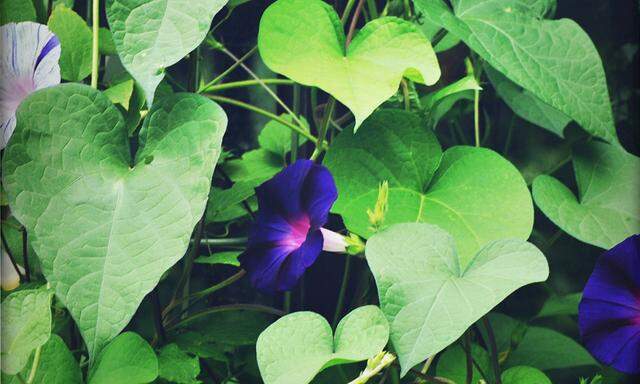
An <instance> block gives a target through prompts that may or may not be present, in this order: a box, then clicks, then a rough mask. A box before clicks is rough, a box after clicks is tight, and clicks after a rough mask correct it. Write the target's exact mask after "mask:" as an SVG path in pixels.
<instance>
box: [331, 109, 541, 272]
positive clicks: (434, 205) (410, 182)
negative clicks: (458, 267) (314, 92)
mask: <svg viewBox="0 0 640 384" xmlns="http://www.w3.org/2000/svg"><path fill="white" fill-rule="evenodd" d="M324 163H325V165H326V166H327V167H328V168H329V169H330V170H331V172H332V174H333V177H334V179H335V181H336V185H337V187H338V192H339V194H338V200H337V201H336V203H335V205H334V207H333V210H334V211H335V212H336V213H339V214H340V215H342V217H343V219H344V222H345V225H346V226H347V228H348V229H349V230H350V231H352V232H355V233H357V234H358V235H361V236H364V237H369V236H371V234H372V232H371V229H370V224H369V220H368V216H367V209H371V208H373V206H374V205H375V203H376V199H377V196H378V185H379V184H380V183H381V182H382V181H384V180H387V181H388V182H389V202H388V206H389V210H388V212H387V214H386V217H385V221H384V224H385V225H392V224H395V223H407V222H427V223H431V224H436V225H438V226H440V227H442V228H443V229H445V230H447V231H448V232H449V233H451V234H452V235H453V237H454V239H455V241H456V245H457V249H458V252H459V253H460V257H461V258H462V260H463V264H466V260H469V259H470V258H471V257H472V256H473V255H474V254H475V253H476V252H477V251H478V250H479V249H480V247H482V246H483V245H485V244H486V243H487V242H489V241H492V240H497V239H503V238H511V237H516V238H521V239H523V240H526V239H527V238H528V237H529V234H530V233H531V228H532V226H533V203H532V201H531V195H530V193H529V189H528V188H527V185H526V183H525V182H524V180H523V179H522V176H521V175H520V173H519V172H518V170H517V169H516V168H515V167H514V166H513V165H512V164H511V163H509V162H508V161H507V160H505V159H504V158H503V157H501V156H500V155H498V154H497V153H495V152H493V151H491V150H489V149H485V148H472V147H453V148H450V149H448V150H447V151H446V152H445V153H444V155H443V154H442V152H441V149H440V144H439V143H438V141H437V139H436V137H435V135H434V133H433V132H432V131H431V130H430V129H429V128H427V126H426V124H424V123H422V122H421V120H420V119H419V118H418V117H417V116H415V115H412V114H411V113H409V112H405V111H392V110H382V111H379V112H376V113H375V114H374V115H372V116H371V117H370V118H369V119H367V121H366V122H365V123H364V124H363V126H362V127H361V128H360V130H359V131H358V132H357V133H356V134H355V135H352V134H351V133H350V132H348V131H346V132H344V133H342V134H340V135H339V136H338V137H337V139H336V140H335V141H334V142H333V144H332V146H331V148H330V149H329V152H328V153H327V156H326V158H325V161H324Z"/></svg>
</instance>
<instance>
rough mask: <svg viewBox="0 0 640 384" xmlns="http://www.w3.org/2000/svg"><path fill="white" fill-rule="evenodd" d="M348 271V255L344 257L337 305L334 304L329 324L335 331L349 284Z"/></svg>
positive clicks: (349, 262) (349, 266)
mask: <svg viewBox="0 0 640 384" xmlns="http://www.w3.org/2000/svg"><path fill="white" fill-rule="evenodd" d="M350 271H351V257H350V256H349V255H345V260H344V273H343V274H342V283H341V284H340V291H339V293H338V303H337V304H336V311H335V313H334V315H333V322H332V323H331V325H332V327H333V329H336V326H337V325H338V320H340V315H341V314H342V310H343V307H344V295H345V293H346V292H347V285H348V283H349V273H350Z"/></svg>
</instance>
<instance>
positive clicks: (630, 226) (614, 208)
mask: <svg viewBox="0 0 640 384" xmlns="http://www.w3.org/2000/svg"><path fill="white" fill-rule="evenodd" d="M573 168H574V171H575V175H576V182H577V185H578V192H579V196H580V198H579V199H578V198H576V196H575V195H574V194H573V192H572V191H571V190H570V189H569V188H567V187H566V186H565V185H564V184H562V183H561V182H560V181H559V180H557V179H555V178H553V177H551V176H546V175H541V176H538V177H536V179H535V180H534V182H533V197H534V199H535V202H536V205H537V206H538V207H539V208H540V209H541V210H542V212H544V214H545V215H546V216H547V217H548V218H549V219H550V220H551V221H553V222H554V223H555V224H556V225H557V226H558V227H560V228H561V229H562V230H563V231H565V232H567V233H568V234H569V235H571V236H573V237H575V238H576V239H578V240H580V241H583V242H585V243H589V244H592V245H595V246H598V247H600V248H604V249H609V248H611V247H613V246H614V245H616V244H618V243H620V242H621V241H622V240H624V239H626V238H627V237H629V236H631V235H633V234H635V233H638V232H640V207H639V206H638V204H637V196H638V192H639V191H640V158H639V157H637V156H634V155H632V154H630V153H627V152H626V151H625V150H624V149H622V148H620V147H617V146H614V145H609V144H605V143H599V142H595V141H592V142H589V143H586V144H581V145H580V146H579V147H574V152H573Z"/></svg>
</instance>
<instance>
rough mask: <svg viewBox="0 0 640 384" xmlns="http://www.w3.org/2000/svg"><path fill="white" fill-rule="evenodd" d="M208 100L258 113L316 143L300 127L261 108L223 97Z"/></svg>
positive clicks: (314, 139) (312, 137) (309, 134)
mask: <svg viewBox="0 0 640 384" xmlns="http://www.w3.org/2000/svg"><path fill="white" fill-rule="evenodd" d="M207 97H208V98H210V99H211V100H214V101H217V102H220V103H224V104H231V105H235V106H236V107H240V108H244V109H247V110H249V111H252V112H255V113H258V114H260V115H263V116H266V117H268V118H270V119H272V120H275V121H277V122H278V123H280V124H282V125H285V126H287V127H289V128H291V129H292V130H294V131H296V132H298V133H299V134H300V135H302V136H304V137H306V138H307V139H309V140H311V141H312V142H313V143H315V142H316V138H315V137H314V136H313V135H312V134H311V133H309V132H307V131H306V130H305V129H304V128H302V126H298V125H295V124H292V123H290V122H288V121H287V120H285V119H282V118H280V116H278V115H275V114H273V113H271V112H269V111H265V110H264V109H262V108H258V107H256V106H254V105H251V104H247V103H245V102H242V101H239V100H235V99H230V98H228V97H224V96H216V95H207Z"/></svg>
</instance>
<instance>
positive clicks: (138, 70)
mask: <svg viewBox="0 0 640 384" xmlns="http://www.w3.org/2000/svg"><path fill="white" fill-rule="evenodd" d="M226 3H227V0H107V2H106V9H107V18H108V19H109V26H110V27H111V33H112V34H113V42H114V43H115V45H116V49H117V50H118V53H119V55H120V59H121V60H122V64H124V66H125V67H126V68H127V71H129V73H131V75H132V76H133V77H134V78H135V79H136V81H137V82H138V83H139V84H140V85H141V86H142V88H143V89H144V92H145V96H146V99H147V103H148V104H149V105H150V104H151V102H152V101H153V95H154V93H155V90H156V88H157V87H158V84H160V81H162V79H163V77H164V69H165V68H167V67H169V66H171V65H173V64H175V63H177V62H178V61H179V60H180V59H182V58H183V57H184V56H185V55H186V54H188V53H189V52H191V51H192V50H194V49H195V48H196V47H197V46H198V45H200V43H201V42H202V40H204V38H205V37H206V35H207V32H208V31H209V28H210V26H211V20H212V19H213V17H214V16H215V15H216V13H218V11H220V9H222V7H224V5H225V4H226Z"/></svg>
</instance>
